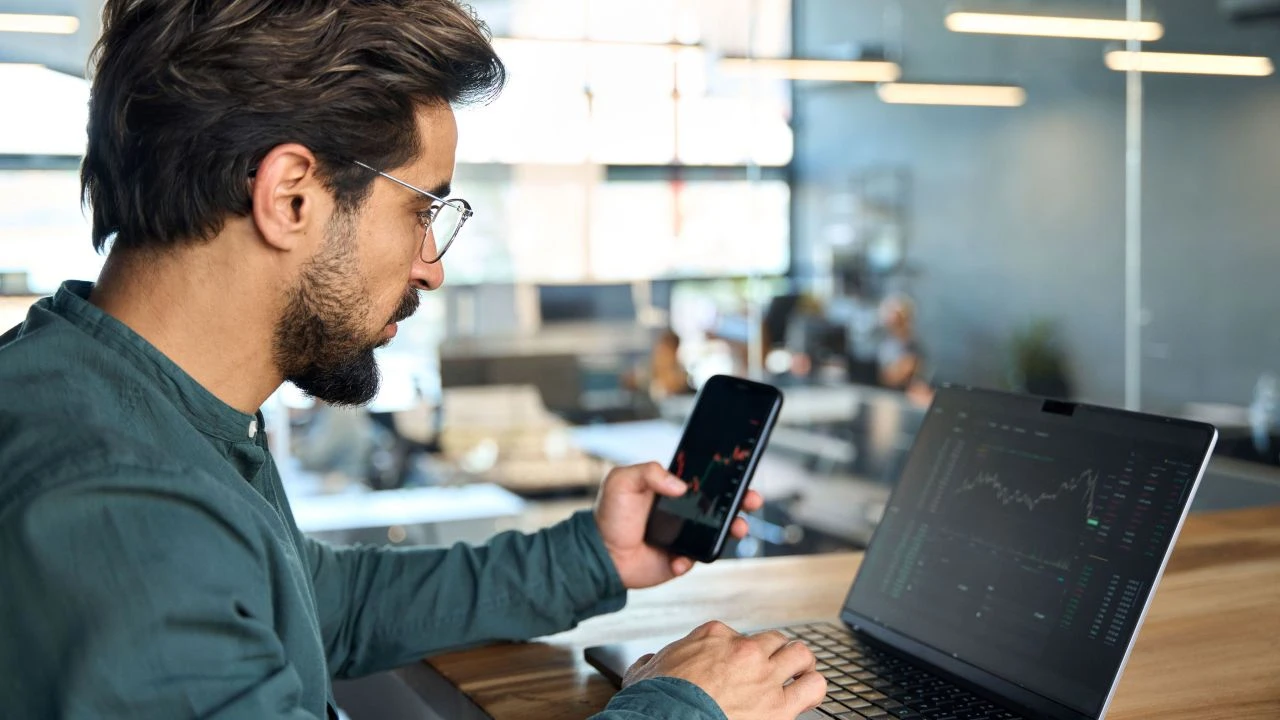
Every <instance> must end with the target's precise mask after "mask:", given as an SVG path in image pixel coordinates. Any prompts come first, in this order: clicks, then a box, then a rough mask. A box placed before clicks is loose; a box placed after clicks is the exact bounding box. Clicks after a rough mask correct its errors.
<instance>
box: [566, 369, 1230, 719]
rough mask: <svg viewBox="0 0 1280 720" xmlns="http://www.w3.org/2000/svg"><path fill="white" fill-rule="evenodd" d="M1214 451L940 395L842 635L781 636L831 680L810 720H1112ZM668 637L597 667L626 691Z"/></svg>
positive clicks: (1030, 408) (1192, 427)
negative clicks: (801, 644)
mask: <svg viewBox="0 0 1280 720" xmlns="http://www.w3.org/2000/svg"><path fill="white" fill-rule="evenodd" d="M1216 442H1217V431H1216V430H1215V429H1214V428H1213V427H1212V426H1210V425H1205V424H1201V423H1195V422H1189V421H1184V420H1177V419H1172V418H1166V417H1157V416H1153V415H1144V414H1138V413H1132V412H1125V411H1121V410H1113V409H1108V408H1102V407H1093V406H1089V405H1083V404H1075V403H1066V402H1059V401H1054V400H1044V399H1039V398H1031V397H1026V396H1017V395H1008V394H1004V393H998V392H992V391H985V390H976V389H970V388H957V387H949V388H943V389H940V390H939V391H938V393H937V395H936V397H935V399H934V402H933V405H932V406H931V407H930V408H929V411H928V413H927V415H926V417H925V419H924V422H923V423H922V424H921V427H920V431H919V433H918V435H917V436H916V439H915V442H914V444H913V445H912V448H911V451H910V453H909V454H908V456H907V459H906V461H905V463H904V465H903V470H902V473H901V476H900V478H899V481H898V483H897V486H896V487H895V489H894V491H893V493H892V495H891V496H890V498H889V502H888V505H887V507H886V509H885V513H884V518H883V520H882V521H881V522H880V525H879V526H878V528H877V529H876V532H875V534H874V535H873V537H872V539H871V542H870V544H869V545H868V547H867V551H866V554H865V555H864V557H863V560H862V564H861V566H860V567H859V568H858V573H857V576H856V577H855V578H854V581H853V585H852V587H851V588H850V590H849V594H848V596H847V597H846V599H845V602H844V606H843V608H842V609H841V611H840V616H839V622H819V623H809V624H803V625H796V626H790V627H785V628H779V629H780V630H782V632H783V633H784V634H786V635H788V636H790V637H795V638H799V639H801V640H804V641H805V642H806V644H807V645H808V646H809V647H810V648H811V649H813V650H814V653H815V655H817V657H818V667H819V670H820V671H821V672H822V673H823V675H825V676H826V678H827V680H828V693H827V697H826V699H825V702H824V703H823V704H822V705H821V707H819V708H817V709H815V710H812V711H809V712H807V713H805V714H804V715H802V716H801V717H802V718H804V720H810V719H817V718H833V717H834V718H841V719H842V720H845V719H851V718H920V719H922V720H923V719H925V718H932V719H934V720H986V719H988V718H1001V719H1004V718H1034V719H1037V720H1039V719H1041V718H1044V719H1046V720H1096V719H1098V718H1102V717H1104V716H1105V715H1106V712H1107V707H1108V705H1109V704H1110V702H1111V698H1112V695H1113V694H1114V692H1115V689H1116V686H1117V684H1118V683H1119V680H1120V676H1121V673H1122V671H1123V669H1124V665H1125V662H1126V660H1127V659H1128V657H1129V652H1130V650H1131V649H1132V648H1133V642H1134V639H1135V638H1136V636H1137V634H1138V629H1139V627H1140V626H1141V625H1142V620H1143V618H1144V617H1145V615H1146V611H1147V607H1148V605H1149V603H1150V601H1151V598H1152V596H1153V595H1154V593H1155V589H1156V585H1157V583H1158V582H1159V580H1160V576H1161V574H1162V573H1163V572H1164V567H1165V563H1166V562H1167V561H1168V559H1169V555H1170V553H1171V551H1172V549H1173V545H1174V541H1175V540H1176V539H1177V536H1178V532H1179V530H1181V528H1182V523H1183V520H1184V519H1185V518H1186V515H1187V510H1188V508H1189V507H1190V505H1191V500H1192V498H1193V497H1194V495H1195V491H1196V488H1197V486H1198V485H1199V483H1200V479H1201V478H1202V477H1203V475H1204V472H1205V468H1206V466H1207V465H1208V461H1209V457H1210V455H1211V453H1212V451H1213V447H1214V444H1215V443H1216ZM769 591H770V590H769V589H768V588H767V587H766V586H762V587H761V590H760V592H769ZM670 639H674V638H669V639H666V638H664V639H662V640H661V641H660V640H658V639H654V640H651V641H649V642H644V641H641V642H633V643H626V644H623V645H610V646H603V647H594V648H588V649H587V650H586V658H587V660H588V662H590V663H591V664H592V665H593V666H595V667H596V668H597V669H599V670H600V671H601V672H602V673H604V674H605V675H606V676H607V677H609V678H610V679H612V680H613V681H614V683H615V684H620V682H621V678H622V675H623V673H625V672H626V670H627V668H629V667H630V666H631V663H632V662H634V661H635V660H636V659H637V658H638V657H640V656H641V655H643V654H644V653H646V652H653V651H656V650H657V649H658V648H660V647H662V646H663V645H665V644H666V642H667V641H669V640H670Z"/></svg>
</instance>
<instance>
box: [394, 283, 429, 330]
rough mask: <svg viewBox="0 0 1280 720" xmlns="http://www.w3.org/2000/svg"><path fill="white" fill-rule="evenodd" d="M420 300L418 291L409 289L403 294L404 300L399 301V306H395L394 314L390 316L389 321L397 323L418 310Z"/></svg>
mask: <svg viewBox="0 0 1280 720" xmlns="http://www.w3.org/2000/svg"><path fill="white" fill-rule="evenodd" d="M421 302H422V298H420V297H419V296H418V291H417V290H410V291H409V292H407V293H406V294H405V296H404V300H401V301H400V307H398V308H396V312H395V314H394V315H392V316H391V322H394V323H398V322H400V321H401V320H404V319H406V318H408V317H409V316H410V315H413V314H414V313H416V312H418V304H419V303H421ZM387 324H388V325H390V324H391V323H387Z"/></svg>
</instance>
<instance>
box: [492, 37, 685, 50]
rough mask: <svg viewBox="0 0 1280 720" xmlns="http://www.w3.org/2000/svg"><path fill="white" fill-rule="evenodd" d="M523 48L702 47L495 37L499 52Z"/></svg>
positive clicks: (582, 39)
mask: <svg viewBox="0 0 1280 720" xmlns="http://www.w3.org/2000/svg"><path fill="white" fill-rule="evenodd" d="M521 45H523V46H525V47H530V48H538V47H561V48H583V49H586V48H596V47H607V48H667V49H670V50H701V49H702V46H701V45H698V44H691V43H676V42H670V43H661V42H640V41H632V40H592V39H590V38H529V37H496V38H494V39H493V46H494V47H495V48H497V49H499V50H501V49H502V48H503V47H508V48H510V47H519V46H521Z"/></svg>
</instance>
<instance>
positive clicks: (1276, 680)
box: [426, 507, 1280, 720]
mask: <svg viewBox="0 0 1280 720" xmlns="http://www.w3.org/2000/svg"><path fill="white" fill-rule="evenodd" d="M861 557H862V556H861V554H860V553H837V554H831V555H812V556H802V557H786V558H765V559H756V560H733V561H725V562H719V563H716V564H714V565H708V566H703V567H699V568H697V569H696V570H695V571H694V572H693V573H690V574H689V575H686V576H685V577H682V578H680V579H678V580H675V581H672V582H670V583H667V584H666V585H663V586H661V587H657V588H652V589H649V590H642V591H637V592H633V593H632V594H631V598H630V601H629V602H628V605H627V608H626V609H625V610H623V611H622V612H620V613H617V614H615V615H609V616H605V617H599V618H593V619H592V620H589V621H587V622H585V623H583V624H582V625H580V626H579V627H578V628H576V629H575V630H572V631H570V632H567V633H561V634H559V635H554V636H551V637H548V638H544V639H542V640H540V641H538V642H532V643H519V644H506V645H497V646H491V647H485V648H479V649H475V650H469V651H464V652H456V653H449V654H445V655H438V656H435V657H432V658H429V659H428V660H427V661H426V662H427V664H428V666H429V668H431V669H433V670H434V671H435V672H437V673H439V674H440V675H441V676H443V677H444V678H445V679H446V680H448V681H449V682H450V683H451V684H452V686H453V687H456V688H457V689H458V690H459V691H460V692H461V693H464V694H465V695H466V697H467V698H469V699H470V700H471V701H472V702H474V703H475V705H476V706H478V708H479V709H480V710H482V711H483V713H485V714H488V715H489V716H490V717H492V718H495V719H496V720H583V718H587V717H589V716H590V715H591V714H592V713H595V712H597V711H598V710H600V709H602V708H603V707H604V706H605V705H606V704H607V703H608V702H609V698H610V697H611V696H612V695H613V693H614V689H613V686H612V685H610V684H609V683H608V682H607V681H606V680H605V679H604V678H603V677H601V676H600V675H598V674H597V673H596V672H595V670H593V669H592V668H591V667H590V666H589V665H587V664H586V663H585V662H584V661H583V660H582V648H584V647H588V646H590V645H598V644H604V643H610V642H618V641H622V640H630V639H636V638H645V637H650V636H654V635H667V634H683V633H685V632H688V631H689V630H690V629H692V628H693V627H695V626H697V625H698V624H700V623H702V622H704V621H706V620H710V619H718V620H723V621H725V622H727V623H729V624H730V625H732V626H734V627H737V628H739V629H748V628H760V627H765V626H768V625H775V624H786V623H792V622H798V621H805V620H821V619H834V618H835V617H837V615H838V613H839V610H840V607H841V604H842V603H843V601H844V596H845V593H846V591H847V590H848V588H849V584H850V581H851V580H852V578H853V575H854V572H855V571H856V569H857V567H858V563H859V562H860V561H861ZM1107 717H1108V718H1109V720H1156V719H1157V718H1159V720H1192V719H1195V720H1217V719H1218V718H1222V719H1224V720H1225V719H1226V718H1232V719H1233V720H1263V719H1264V718H1265V719H1267V720H1277V719H1280V507H1273V508H1262V509H1255V510H1243V511H1231V512H1221V513H1208V514H1204V515H1197V516H1192V517H1191V518H1190V519H1188V520H1187V524H1186V527H1185V528H1184V529H1183V532H1182V535H1181V537H1180V538H1179V540H1178V544H1177V547H1176V548H1175V550H1174V554H1173V557H1172V558H1171V560H1170V562H1169V567H1168V569H1167V571H1166V573H1165V577H1164V580H1163V581H1162V582H1161V584H1160V587H1159V589H1158V590H1157V593H1156V598H1155V601H1154V602H1153V603H1152V606H1151V610H1150V613H1149V614H1148V616H1147V620H1146V624H1145V625H1144V626H1143V628H1142V631H1141V633H1140V634H1139V636H1138V643H1137V646H1136V647H1135V648H1134V651H1133V656H1132V657H1131V658H1130V660H1129V664H1128V667H1127V669H1126V671H1125V673H1124V678H1123V680H1122V681H1121V684H1120V689H1119V690H1118V692H1117V694H1116V697H1115V700H1114V702H1113V704H1112V707H1111V710H1110V712H1108V714H1107Z"/></svg>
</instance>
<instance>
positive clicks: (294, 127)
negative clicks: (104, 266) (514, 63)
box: [80, 0, 506, 251]
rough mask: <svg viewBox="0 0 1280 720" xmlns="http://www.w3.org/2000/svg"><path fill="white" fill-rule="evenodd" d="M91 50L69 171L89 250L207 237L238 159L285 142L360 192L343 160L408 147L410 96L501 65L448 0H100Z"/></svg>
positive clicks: (457, 90) (386, 159) (454, 95)
mask: <svg viewBox="0 0 1280 720" xmlns="http://www.w3.org/2000/svg"><path fill="white" fill-rule="evenodd" d="M92 64H93V66H94V67H93V69H94V73H93V86H92V92H91V96H90V101H89V128H88V129H89V147H88V151H87V152H86V154H85V159H84V164H83V166H82V168H81V174H80V179H81V192H82V200H83V201H84V202H85V203H86V204H87V205H89V206H90V207H91V208H92V210H93V245H94V248H96V249H97V250H99V251H101V250H103V248H104V247H106V246H107V243H108V242H109V241H110V242H111V247H112V248H113V249H116V248H130V249H132V248H140V247H154V248H167V247H173V246H175V245H176V244H178V243H180V242H199V241H202V240H207V239H209V238H211V237H213V236H214V235H216V234H217V233H218V231H219V230H221V228H222V224H223V222H224V221H225V220H226V218H228V217H232V216H243V215H247V214H248V213H249V212H250V209H251V205H250V195H249V192H250V188H249V183H248V178H249V176H250V173H251V171H252V169H253V168H255V167H256V166H257V164H258V162H260V161H261V159H262V158H263V157H264V156H265V155H266V154H267V153H268V152H269V151H270V150H271V149H272V148H273V147H276V146H278V145H280V144H282V143H289V142H296V143H300V144H302V145H304V146H306V147H308V148H310V149H311V151H312V152H314V153H315V154H316V157H317V158H318V159H319V163H320V165H319V173H320V177H321V179H322V180H323V181H324V182H325V184H326V185H327V186H328V187H329V189H330V190H331V191H333V192H334V194H335V196H336V199H337V202H338V205H339V206H340V207H342V208H344V209H350V208H353V207H356V206H358V205H359V204H360V203H361V202H362V201H363V200H364V198H365V197H366V196H367V194H368V191H369V185H370V184H371V183H372V181H373V177H372V174H371V173H368V172H367V171H364V170H362V169H360V168H359V167H356V166H354V165H352V164H350V163H349V162H348V161H349V160H352V159H359V160H361V161H363V162H366V163H368V164H370V165H372V166H374V167H382V168H391V167H397V166H400V165H403V164H405V163H407V162H409V161H410V160H412V159H413V158H415V157H417V156H418V154H419V153H421V152H422V151H423V150H424V148H420V147H418V145H419V142H418V134H417V127H416V124H415V110H416V108H417V107H419V106H420V105H423V104H431V103H449V104H451V105H462V104H468V103H473V102H484V101H488V100H491V99H492V98H493V97H495V96H496V95H497V94H498V93H499V92H500V91H501V89H502V86H503V84H504V82H505V80H506V70H505V69H504V67H503V65H502V61H501V60H499V58H498V56H497V54H495V52H494V50H493V47H492V45H491V44H490V35H489V31H488V28H487V27H486V26H485V24H484V23H483V22H482V21H480V20H479V19H478V18H477V17H476V16H475V14H474V12H473V11H472V10H471V8H470V7H468V6H466V5H462V4H460V3H458V2H454V1H453V0H289V1H288V2H281V0H107V2H106V4H105V6H104V9H103V32H102V38H101V39H100V40H99V41H98V44H97V46H96V47H95V48H94V53H93V59H92Z"/></svg>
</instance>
